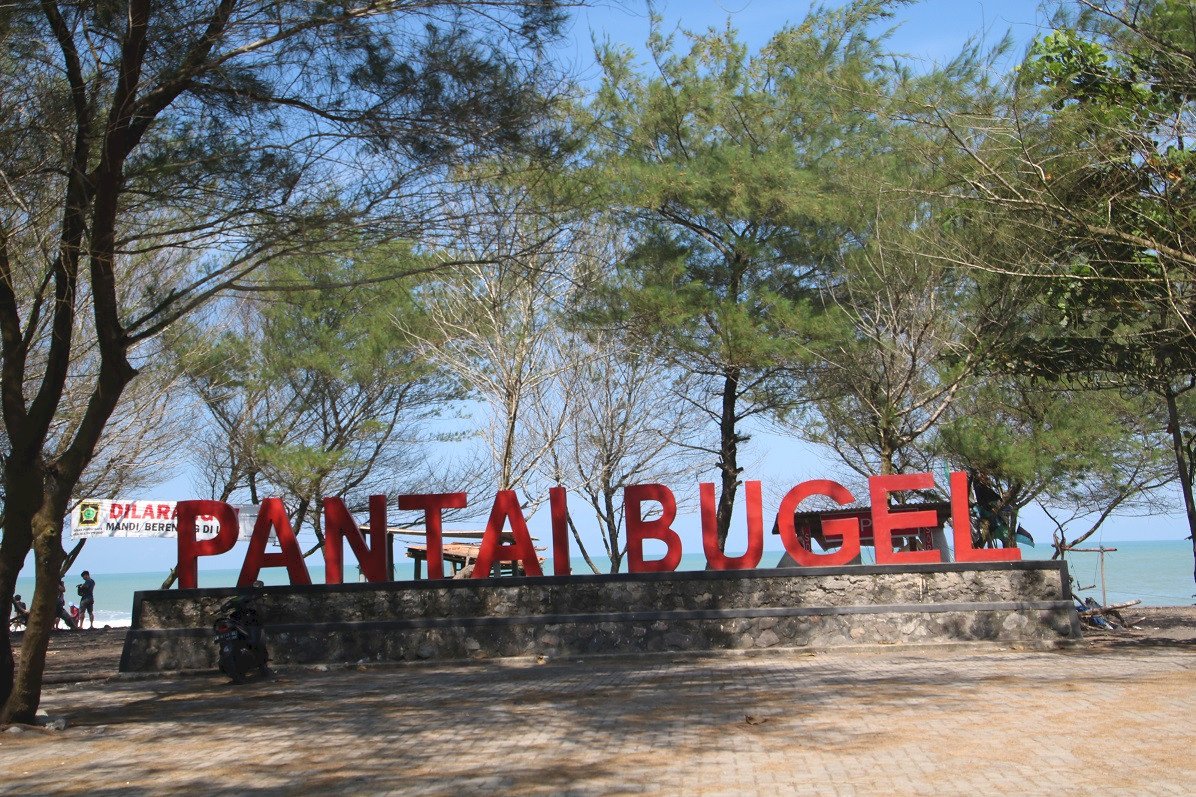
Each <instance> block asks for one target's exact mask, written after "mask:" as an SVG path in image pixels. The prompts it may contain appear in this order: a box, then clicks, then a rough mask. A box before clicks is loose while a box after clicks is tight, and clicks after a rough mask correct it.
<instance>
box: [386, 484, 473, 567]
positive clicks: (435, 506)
mask: <svg viewBox="0 0 1196 797" xmlns="http://www.w3.org/2000/svg"><path fill="white" fill-rule="evenodd" d="M464 508H465V493H426V494H423V495H400V496H399V509H422V510H424V527H425V528H426V529H427V532H428V578H444V541H443V539H442V538H441V533H442V529H443V527H442V526H441V522H440V513H441V511H442V510H445V509H464Z"/></svg>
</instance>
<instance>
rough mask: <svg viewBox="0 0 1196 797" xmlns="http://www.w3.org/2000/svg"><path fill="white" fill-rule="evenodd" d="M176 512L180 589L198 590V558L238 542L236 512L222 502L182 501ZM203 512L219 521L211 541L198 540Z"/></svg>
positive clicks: (223, 550)
mask: <svg viewBox="0 0 1196 797" xmlns="http://www.w3.org/2000/svg"><path fill="white" fill-rule="evenodd" d="M115 508H116V507H115V505H114V506H113V509H115ZM175 512H177V513H178V518H179V519H178V525H177V526H176V528H177V530H178V545H179V563H178V568H179V589H196V588H197V587H198V586H199V557H201V556H216V555H217V554H222V553H227V552H228V551H231V550H232V549H233V546H234V545H235V544H236V543H237V536H238V535H239V534H240V526H239V525H238V524H237V511H236V510H235V509H233V508H232V507H231V506H229V505H228V504H226V503H224V502H223V501H179V502H178V504H177V505H176V506H175ZM200 515H204V516H205V517H215V518H216V521H217V522H218V523H219V524H220V530H219V531H218V532H217V533H216V536H215V537H213V538H212V539H210V540H203V541H199V540H196V539H195V518H196V517H198V516H200Z"/></svg>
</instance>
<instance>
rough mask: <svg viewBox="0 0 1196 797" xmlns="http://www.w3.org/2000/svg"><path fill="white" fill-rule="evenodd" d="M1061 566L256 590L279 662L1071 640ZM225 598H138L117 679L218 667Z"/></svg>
mask: <svg viewBox="0 0 1196 797" xmlns="http://www.w3.org/2000/svg"><path fill="white" fill-rule="evenodd" d="M1067 585H1068V579H1067V571H1066V565H1065V564H1063V563H1059V562H1037V561H1035V562H1026V561H1023V562H1000V563H985V564H962V563H953V564H940V565H911V566H904V567H892V566H887V567H878V566H858V565H857V566H848V567H836V568H799V569H759V570H751V571H740V572H683V573H654V574H636V575H629V574H620V575H606V576H574V577H571V578H555V577H549V578H518V579H515V578H502V579H484V580H477V581H472V580H445V581H404V582H393V583H386V584H344V585H337V586H311V587H264V588H259V589H257V590H256V592H257V594H258V599H257V606H258V609H259V615H260V617H261V618H262V621H263V625H264V627H265V629H266V638H267V642H268V645H269V648H270V654H271V658H272V660H273V661H274V662H275V663H277V664H318V663H337V662H358V661H362V660H366V661H371V662H373V661H410V660H419V659H460V658H480V657H496V656H530V655H544V656H563V655H582V654H584V655H594V654H617V653H640V652H645V651H646V652H655V651H661V652H663V651H682V650H687V651H689V650H715V649H737V650H746V649H759V648H778V647H804V646H812V647H826V646H834V645H849V644H876V643H895V644H902V643H927V642H946V641H955V640H1005V641H1018V640H1020V641H1032V642H1053V641H1057V640H1060V639H1069V638H1075V637H1078V636H1079V626H1078V623H1077V621H1076V618H1075V614H1074V611H1073V610H1072V604H1071V600H1070V592H1069V589H1068V586H1067ZM237 593H238V590H235V589H199V590H187V591H179V590H165V591H154V592H139V593H137V595H136V596H135V598H134V607H133V626H132V628H130V630H129V634H128V637H127V639H126V642H125V650H124V655H123V657H122V659H121V670H122V671H125V672H139V671H161V670H194V669H209V668H214V667H215V666H216V645H215V643H214V641H213V638H212V632H211V624H212V621H213V620H214V619H215V617H216V616H217V613H218V607H219V606H220V605H221V604H222V603H223V602H224V601H226V600H227V599H228V598H229V597H230V596H232V595H235V594H237Z"/></svg>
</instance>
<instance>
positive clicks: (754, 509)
mask: <svg viewBox="0 0 1196 797" xmlns="http://www.w3.org/2000/svg"><path fill="white" fill-rule="evenodd" d="M698 491H699V493H700V494H701V497H702V548H703V549H704V550H705V551H706V563H707V564H709V565H710V569H711V570H751V569H752V568H753V567H755V566H756V565H758V564H760V557H761V556H763V555H764V511H763V509H762V508H761V506H760V505H761V503H762V502H761V500H760V482H747V483H746V484H744V493H745V495H746V497H747V535H748V546H747V551H746V552H745V553H744V554H743V556H727V555H726V554H725V553H723V552H722V551H720V550H719V549H718V515H717V514H716V511H715V508H714V485H713V484H711V483H710V482H702V483H701V484H699V485H698Z"/></svg>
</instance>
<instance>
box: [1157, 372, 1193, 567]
mask: <svg viewBox="0 0 1196 797" xmlns="http://www.w3.org/2000/svg"><path fill="white" fill-rule="evenodd" d="M1163 396H1164V398H1165V399H1166V400H1167V429H1168V430H1169V431H1170V432H1171V447H1172V449H1173V450H1174V451H1175V465H1176V468H1177V469H1178V473H1179V487H1180V490H1181V491H1182V492H1183V496H1184V512H1185V513H1187V516H1188V535H1189V537H1188V539H1190V540H1191V541H1192V562H1193V566H1192V580H1193V581H1196V500H1193V497H1192V480H1191V478H1189V474H1190V473H1191V470H1190V469H1189V463H1188V456H1187V453H1186V452H1185V450H1184V432H1183V428H1182V427H1181V426H1180V421H1179V405H1178V404H1177V403H1176V401H1175V397H1176V393H1175V391H1174V390H1172V389H1171V386H1170V385H1168V386H1167V388H1166V389H1165V390H1164V391H1163Z"/></svg>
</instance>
